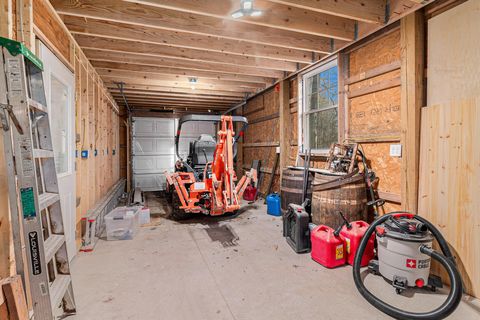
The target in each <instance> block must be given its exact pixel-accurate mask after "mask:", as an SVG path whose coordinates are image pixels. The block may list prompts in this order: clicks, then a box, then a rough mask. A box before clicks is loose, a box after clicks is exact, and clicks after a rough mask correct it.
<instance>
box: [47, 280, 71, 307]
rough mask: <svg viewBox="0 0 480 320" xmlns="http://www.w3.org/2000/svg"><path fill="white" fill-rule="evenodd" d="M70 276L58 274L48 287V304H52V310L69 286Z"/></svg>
mask: <svg viewBox="0 0 480 320" xmlns="http://www.w3.org/2000/svg"><path fill="white" fill-rule="evenodd" d="M70 281H71V278H70V275H67V274H58V275H57V277H56V278H55V281H53V283H52V285H51V286H50V302H51V304H52V310H54V309H55V308H56V307H57V306H58V305H59V304H60V302H61V301H62V299H63V297H64V296H65V293H66V292H67V290H68V286H69V285H70Z"/></svg>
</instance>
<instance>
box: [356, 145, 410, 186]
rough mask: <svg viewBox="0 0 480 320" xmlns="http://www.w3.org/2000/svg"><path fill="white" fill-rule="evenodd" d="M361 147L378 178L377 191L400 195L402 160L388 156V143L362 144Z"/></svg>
mask: <svg viewBox="0 0 480 320" xmlns="http://www.w3.org/2000/svg"><path fill="white" fill-rule="evenodd" d="M362 147H363V150H364V151H365V154H366V156H367V158H368V160H369V165H370V166H371V167H372V168H373V170H374V171H375V173H376V175H377V177H378V190H379V191H383V192H387V193H393V194H400V191H401V178H400V176H401V172H400V169H401V166H402V160H401V158H397V157H392V156H390V143H388V142H383V143H362Z"/></svg>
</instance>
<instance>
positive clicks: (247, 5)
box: [231, 0, 262, 19]
mask: <svg viewBox="0 0 480 320" xmlns="http://www.w3.org/2000/svg"><path fill="white" fill-rule="evenodd" d="M261 15H262V11H260V10H256V9H254V8H253V0H241V1H240V9H238V10H237V11H234V12H233V13H232V14H231V16H232V18H234V19H238V18H241V17H243V16H247V17H259V16H261Z"/></svg>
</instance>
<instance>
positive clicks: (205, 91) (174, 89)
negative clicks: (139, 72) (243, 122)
mask: <svg viewBox="0 0 480 320" xmlns="http://www.w3.org/2000/svg"><path fill="white" fill-rule="evenodd" d="M105 85H106V86H107V87H108V88H109V90H114V91H117V90H118V86H117V85H116V84H115V83H113V82H112V81H106V82H105ZM124 89H125V90H130V91H149V92H152V93H156V92H169V93H182V94H190V93H191V94H197V93H198V94H212V95H216V96H219V95H220V96H226V97H238V98H244V97H245V93H244V92H235V91H228V90H212V89H210V88H208V89H199V88H196V89H195V90H192V88H191V87H186V88H185V87H184V88H181V87H180V88H179V87H171V86H159V85H152V84H147V85H143V84H128V83H125V84H124Z"/></svg>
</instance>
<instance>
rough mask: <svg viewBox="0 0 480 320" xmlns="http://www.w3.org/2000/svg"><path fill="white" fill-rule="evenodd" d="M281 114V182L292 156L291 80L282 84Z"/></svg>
mask: <svg viewBox="0 0 480 320" xmlns="http://www.w3.org/2000/svg"><path fill="white" fill-rule="evenodd" d="M278 104H279V113H280V119H279V120H280V141H279V142H280V181H282V178H283V168H285V167H286V166H287V163H288V156H289V155H290V141H289V136H290V135H289V134H288V133H289V131H290V130H289V128H288V125H289V123H290V118H291V117H292V115H291V114H290V79H285V80H282V81H281V82H280V93H279V103H278Z"/></svg>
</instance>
